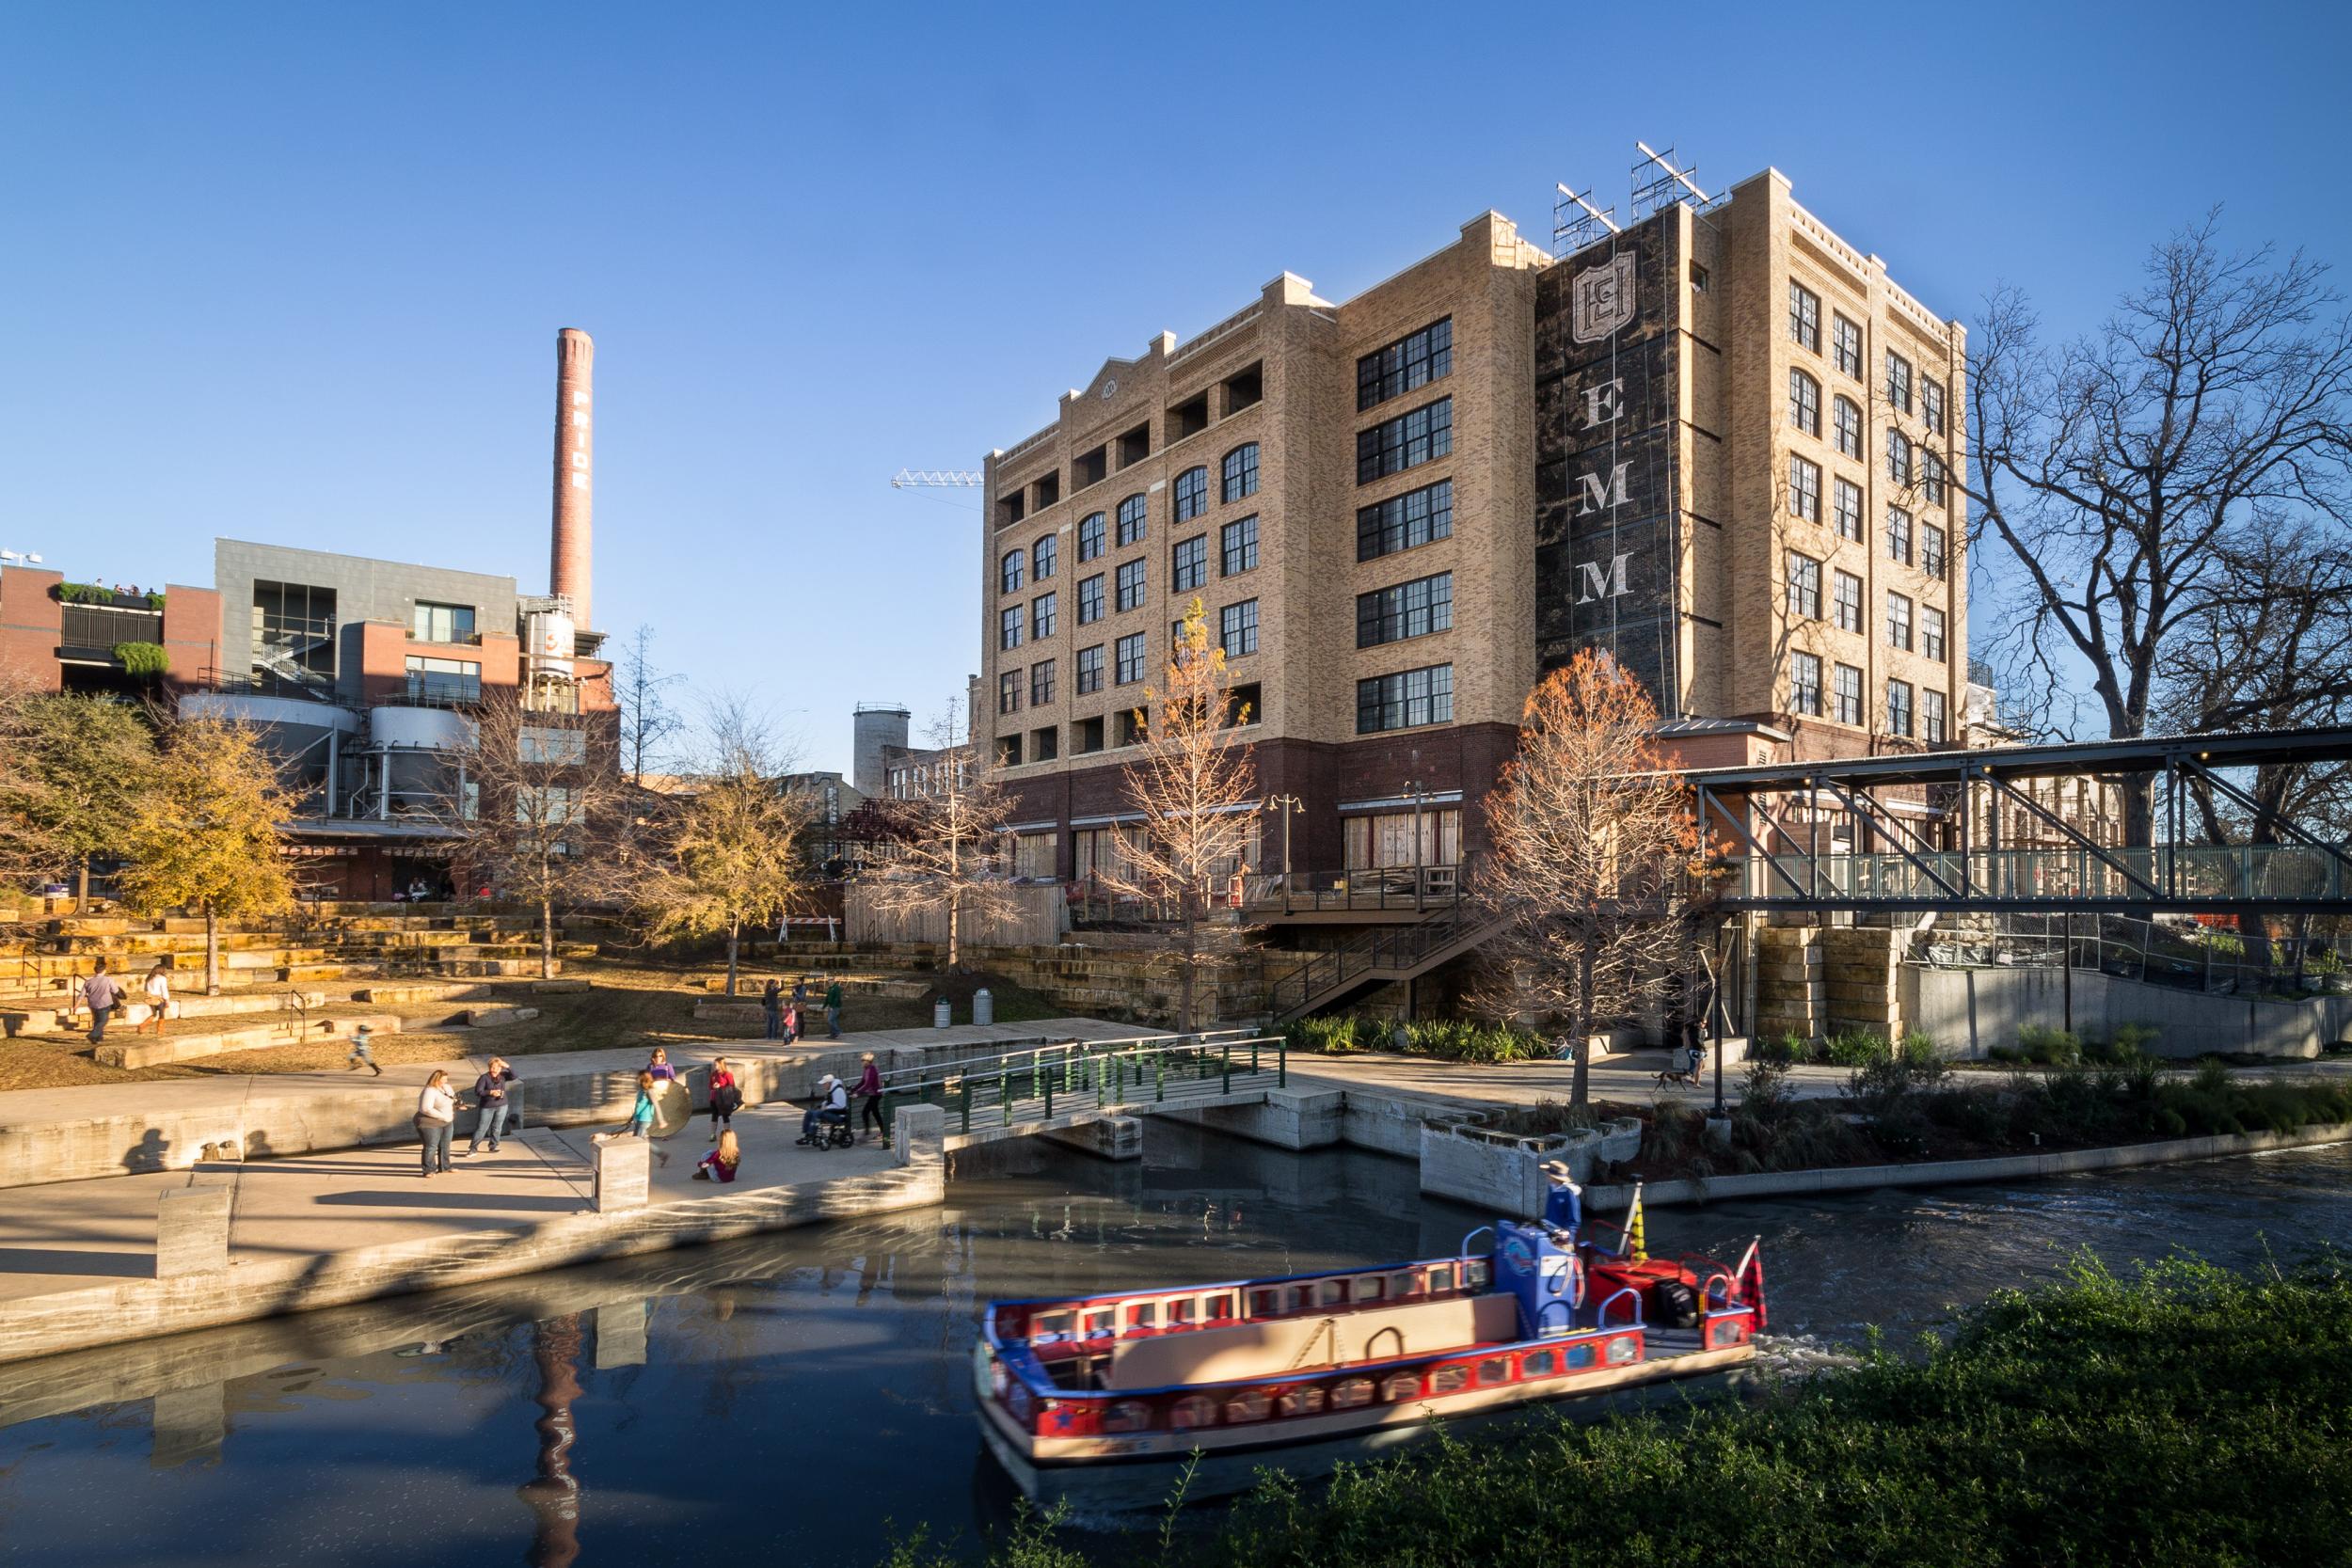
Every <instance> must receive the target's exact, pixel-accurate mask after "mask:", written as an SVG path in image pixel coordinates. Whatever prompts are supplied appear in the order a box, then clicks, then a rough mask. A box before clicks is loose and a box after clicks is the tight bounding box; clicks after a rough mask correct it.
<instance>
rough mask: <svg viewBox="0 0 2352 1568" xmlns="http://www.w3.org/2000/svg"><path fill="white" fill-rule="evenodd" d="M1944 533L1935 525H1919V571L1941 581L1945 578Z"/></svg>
mask: <svg viewBox="0 0 2352 1568" xmlns="http://www.w3.org/2000/svg"><path fill="white" fill-rule="evenodd" d="M1945 565H1946V562H1945V560H1944V531H1943V530H1942V529H1940V528H1938V527H1936V526H1935V525H1934V524H1933V523H1922V524H1920V525H1919V570H1921V571H1923V572H1925V573H1927V575H1928V576H1930V577H1931V578H1937V579H1939V580H1940V579H1941V578H1943V576H1944V567H1945Z"/></svg>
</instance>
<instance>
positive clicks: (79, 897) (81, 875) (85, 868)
mask: <svg viewBox="0 0 2352 1568" xmlns="http://www.w3.org/2000/svg"><path fill="white" fill-rule="evenodd" d="M73 912H74V913H75V914H87V913H89V857H88V856H87V855H84V856H83V857H82V863H81V865H80V866H79V867H77V868H76V870H75V874H74V882H73Z"/></svg>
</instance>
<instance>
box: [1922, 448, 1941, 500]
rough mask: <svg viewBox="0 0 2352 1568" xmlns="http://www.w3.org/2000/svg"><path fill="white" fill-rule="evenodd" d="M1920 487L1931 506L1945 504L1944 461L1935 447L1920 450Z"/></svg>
mask: <svg viewBox="0 0 2352 1568" xmlns="http://www.w3.org/2000/svg"><path fill="white" fill-rule="evenodd" d="M1919 485H1920V488H1921V489H1922V490H1923V491H1924V492H1925V493H1926V495H1927V498H1928V504H1929V505H1930V506H1942V505H1943V504H1944V459H1943V457H1942V456H1941V455H1940V454H1939V453H1938V452H1937V451H1936V450H1935V449H1934V448H1933V447H1921V448H1920V449H1919Z"/></svg>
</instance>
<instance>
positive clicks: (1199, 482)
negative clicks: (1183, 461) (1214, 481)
mask: <svg viewBox="0 0 2352 1568" xmlns="http://www.w3.org/2000/svg"><path fill="white" fill-rule="evenodd" d="M1208 509H1209V470H1208V469H1207V468H1206V467H1200V468H1186V469H1185V470H1184V472H1183V473H1181V474H1178V475H1177V476H1176V520H1177V521H1178V522H1180V523H1182V522H1186V521H1189V520H1190V519H1192V518H1194V517H1198V516H1200V514H1202V513H1203V512H1206V511H1207V510H1208Z"/></svg>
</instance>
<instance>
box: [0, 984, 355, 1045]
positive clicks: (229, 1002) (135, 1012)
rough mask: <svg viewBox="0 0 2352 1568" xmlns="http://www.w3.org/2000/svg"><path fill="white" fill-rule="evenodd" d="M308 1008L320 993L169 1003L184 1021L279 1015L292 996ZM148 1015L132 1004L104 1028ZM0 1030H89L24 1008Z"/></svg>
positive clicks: (81, 1021) (51, 1011) (5, 1018)
mask: <svg viewBox="0 0 2352 1568" xmlns="http://www.w3.org/2000/svg"><path fill="white" fill-rule="evenodd" d="M297 996H298V997H299V999H300V1004H301V1006H309V1007H324V1006H326V992H325V991H323V990H314V991H305V992H298V993H290V992H287V991H284V990H266V991H249V992H244V993H236V992H224V993H222V994H221V995H219V996H182V997H174V998H173V999H172V1000H174V1001H175V1002H177V1003H178V1004H179V1005H180V1016H181V1017H182V1018H183V1019H187V1018H234V1017H241V1016H244V1015H247V1014H252V1013H276V1012H283V1011H287V1010H289V1009H293V1008H294V1007H295V1001H296V997H297ZM148 1017H149V1012H148V1006H147V1004H146V1003H144V1002H133V1003H131V1004H130V1005H129V1006H126V1007H124V1008H123V1009H122V1010H121V1011H120V1012H119V1013H117V1014H115V1015H114V1017H113V1018H112V1019H111V1020H109V1021H108V1023H107V1027H108V1028H110V1029H111V1028H116V1027H121V1026H133V1025H137V1024H141V1023H145V1022H147V1020H148ZM0 1028H5V1029H6V1031H7V1032H8V1035H10V1036H11V1037H13V1036H17V1035H55V1034H70V1033H72V1032H74V1031H76V1030H82V1031H87V1029H88V1028H89V1015H88V1014H87V1013H77V1014H76V1015H74V1022H72V1023H67V1022H65V1014H64V1013H63V1012H62V1011H61V1010H60V1009H58V1008H56V1007H27V1008H24V1009H23V1010H21V1011H8V1012H0Z"/></svg>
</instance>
